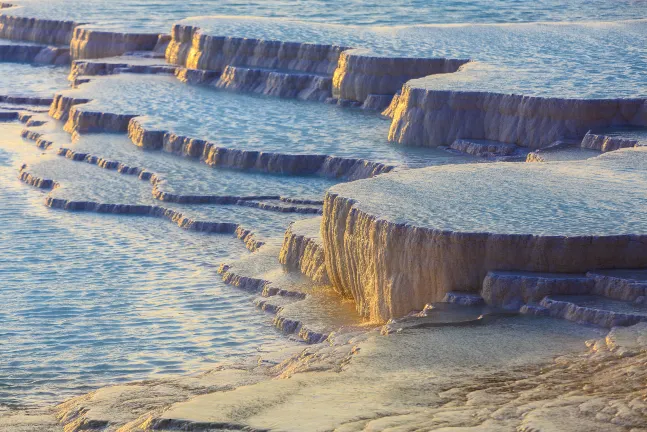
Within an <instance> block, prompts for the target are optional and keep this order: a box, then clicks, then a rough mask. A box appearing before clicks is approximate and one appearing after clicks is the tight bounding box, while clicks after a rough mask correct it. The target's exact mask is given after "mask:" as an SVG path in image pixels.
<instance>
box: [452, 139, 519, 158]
mask: <svg viewBox="0 0 647 432" xmlns="http://www.w3.org/2000/svg"><path fill="white" fill-rule="evenodd" d="M449 148H451V149H452V150H456V151H459V152H461V153H466V154H470V155H472V156H480V157H496V156H512V155H514V154H517V153H518V151H519V147H518V146H516V145H514V144H506V143H502V142H496V141H487V140H466V139H457V140H456V141H454V142H453V143H452V145H450V146H449Z"/></svg>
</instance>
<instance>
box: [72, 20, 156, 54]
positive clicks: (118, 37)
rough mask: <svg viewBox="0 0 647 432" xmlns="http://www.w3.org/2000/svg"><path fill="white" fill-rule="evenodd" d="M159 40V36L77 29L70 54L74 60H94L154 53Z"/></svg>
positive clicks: (73, 35) (74, 32)
mask: <svg viewBox="0 0 647 432" xmlns="http://www.w3.org/2000/svg"><path fill="white" fill-rule="evenodd" d="M158 39H159V35H158V34H151V33H115V32H107V31H100V30H94V29H87V28H83V27H76V28H75V29H74V31H73V34H72V39H71V41H70V54H71V55H72V58H73V59H93V58H100V57H113V56H117V55H121V54H124V53H127V52H132V51H152V50H153V49H154V48H155V47H156V45H157V43H158Z"/></svg>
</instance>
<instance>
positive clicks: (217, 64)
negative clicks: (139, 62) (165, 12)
mask: <svg viewBox="0 0 647 432" xmlns="http://www.w3.org/2000/svg"><path fill="white" fill-rule="evenodd" d="M171 37H172V39H171V41H170V43H169V45H168V48H167V50H166V60H167V61H168V62H169V63H171V64H176V65H180V66H184V67H187V68H190V69H208V70H212V71H216V72H219V73H222V72H223V71H224V70H225V68H226V67H227V66H229V65H232V66H244V67H253V68H265V69H282V70H291V71H299V72H308V73H317V74H332V72H333V71H334V70H335V68H336V66H337V60H338V58H339V54H340V53H341V52H342V51H343V50H344V49H345V48H344V47H341V46H335V45H320V44H306V43H297V42H282V41H271V40H259V39H246V38H234V37H224V36H210V35H207V34H204V33H202V32H201V31H200V29H199V28H197V27H192V26H186V25H181V24H176V25H174V26H173V30H172V32H171Z"/></svg>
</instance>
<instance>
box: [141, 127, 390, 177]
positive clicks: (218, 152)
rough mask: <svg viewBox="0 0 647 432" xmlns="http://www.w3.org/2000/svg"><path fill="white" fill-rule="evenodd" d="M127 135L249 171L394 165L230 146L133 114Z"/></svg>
mask: <svg viewBox="0 0 647 432" xmlns="http://www.w3.org/2000/svg"><path fill="white" fill-rule="evenodd" d="M128 135H129V136H130V138H131V139H132V141H133V143H135V144H136V145H138V146H139V147H143V148H147V149H155V150H163V151H165V152H168V153H173V154H178V155H182V156H188V157H193V158H199V159H200V160H202V161H203V162H205V163H206V164H207V165H211V166H215V167H223V168H234V169H244V170H250V171H258V172H266V173H275V174H293V175H319V176H322V177H331V178H346V179H353V180H354V179H358V178H367V177H372V176H375V175H378V174H381V173H385V172H389V171H391V170H392V169H393V168H394V167H393V166H390V165H385V164H382V163H379V162H371V161H366V160H363V159H350V158H341V157H334V156H326V155H301V154H284V153H271V152H261V151H255V150H242V149H229V148H224V147H218V146H217V145H216V144H214V143H211V142H208V141H205V140H200V139H194V138H189V137H185V136H180V135H176V134H173V133H171V132H166V131H158V130H148V129H146V126H145V124H144V123H142V121H140V120H139V119H137V118H134V119H132V120H131V121H130V123H129V124H128Z"/></svg>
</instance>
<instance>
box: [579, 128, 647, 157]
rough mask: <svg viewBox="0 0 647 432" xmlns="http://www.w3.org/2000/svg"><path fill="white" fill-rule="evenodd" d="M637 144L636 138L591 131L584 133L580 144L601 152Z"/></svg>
mask: <svg viewBox="0 0 647 432" xmlns="http://www.w3.org/2000/svg"><path fill="white" fill-rule="evenodd" d="M643 126H644V125H643ZM637 145H638V141H636V140H632V139H625V138H621V137H616V136H605V135H596V134H594V133H591V131H589V132H587V133H586V135H584V138H583V139H582V144H581V146H582V147H583V148H587V149H591V150H599V151H601V152H608V151H614V150H619V149H621V148H630V147H636V146H637Z"/></svg>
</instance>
